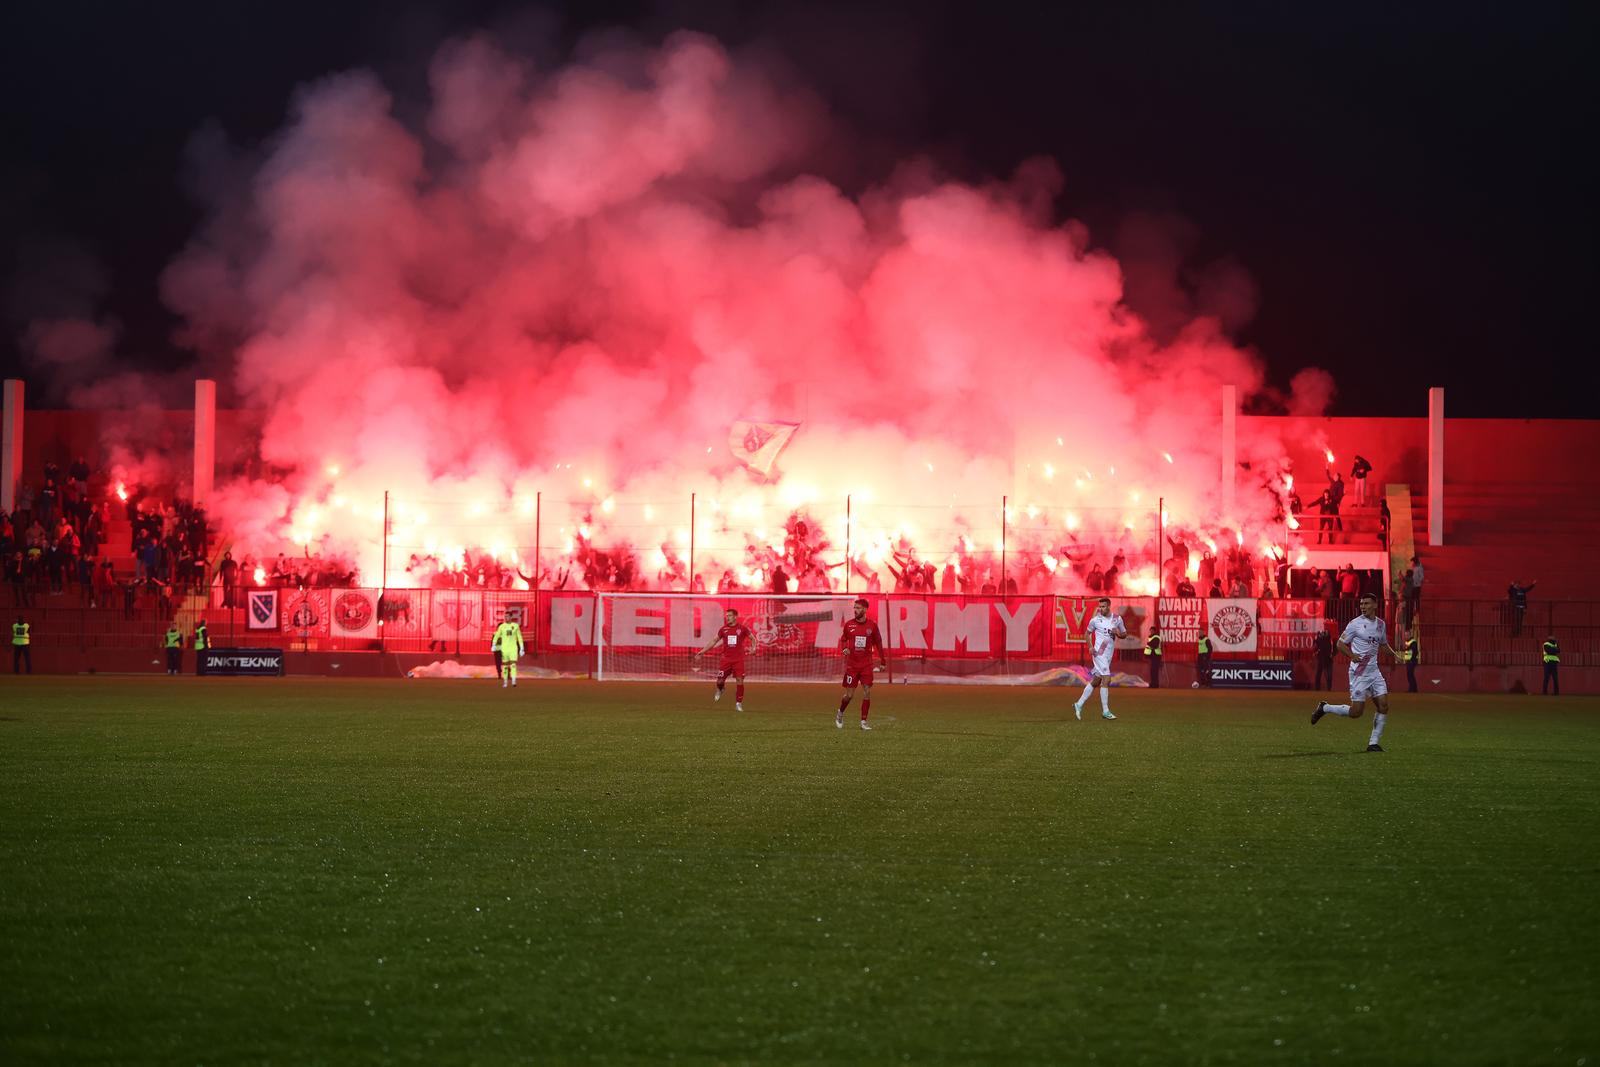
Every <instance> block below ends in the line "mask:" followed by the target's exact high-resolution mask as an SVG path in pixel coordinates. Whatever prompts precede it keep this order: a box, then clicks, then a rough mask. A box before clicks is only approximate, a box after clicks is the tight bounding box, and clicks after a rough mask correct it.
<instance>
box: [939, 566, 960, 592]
mask: <svg viewBox="0 0 1600 1067" xmlns="http://www.w3.org/2000/svg"><path fill="white" fill-rule="evenodd" d="M956 584H957V583H956V565H955V564H954V563H946V564H945V565H944V573H943V574H941V575H940V576H939V592H941V593H954V592H955V591H956Z"/></svg>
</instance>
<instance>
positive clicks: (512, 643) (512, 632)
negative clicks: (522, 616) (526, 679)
mask: <svg viewBox="0 0 1600 1067" xmlns="http://www.w3.org/2000/svg"><path fill="white" fill-rule="evenodd" d="M504 619H505V621H503V622H502V623H501V624H500V625H499V626H497V627H495V631H494V638H493V640H492V642H491V643H492V644H493V646H494V654H495V662H496V665H497V667H498V670H499V674H500V688H501V689H504V688H505V687H506V686H508V685H516V684H517V658H518V657H519V656H521V655H522V654H523V652H525V651H527V650H526V649H525V648H524V647H523V644H522V627H521V626H519V625H517V619H516V616H515V615H513V614H511V610H510V609H509V608H507V609H506V613H505V616H504Z"/></svg>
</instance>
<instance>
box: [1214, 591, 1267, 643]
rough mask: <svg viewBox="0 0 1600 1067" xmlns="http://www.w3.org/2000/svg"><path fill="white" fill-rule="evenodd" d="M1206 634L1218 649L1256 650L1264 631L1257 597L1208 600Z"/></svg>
mask: <svg viewBox="0 0 1600 1067" xmlns="http://www.w3.org/2000/svg"><path fill="white" fill-rule="evenodd" d="M1206 633H1208V634H1209V635H1210V637H1211V647H1212V650H1213V651H1215V652H1254V651H1255V650H1256V645H1257V644H1258V643H1259V640H1260V633H1261V627H1260V626H1259V625H1258V624H1257V622H1256V601H1255V598H1254V597H1239V598H1237V599H1223V598H1220V597H1219V598H1217V599H1208V600H1207V601H1206Z"/></svg>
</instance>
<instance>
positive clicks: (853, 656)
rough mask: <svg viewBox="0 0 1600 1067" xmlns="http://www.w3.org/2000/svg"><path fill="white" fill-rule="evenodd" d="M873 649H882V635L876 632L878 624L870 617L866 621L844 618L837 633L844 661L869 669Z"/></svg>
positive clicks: (853, 665) (880, 650)
mask: <svg viewBox="0 0 1600 1067" xmlns="http://www.w3.org/2000/svg"><path fill="white" fill-rule="evenodd" d="M873 649H877V650H878V651H879V652H880V653H881V652H882V651H883V635H882V634H881V633H879V632H878V624H877V623H875V622H873V621H872V620H871V619H868V620H867V621H866V622H857V621H856V620H855V619H853V618H852V619H846V620H845V624H844V630H843V631H842V632H841V633H840V634H839V650H840V651H841V652H843V653H844V657H845V662H846V663H847V664H849V665H850V666H852V667H862V668H866V669H867V670H869V671H870V670H871V668H872V650H873Z"/></svg>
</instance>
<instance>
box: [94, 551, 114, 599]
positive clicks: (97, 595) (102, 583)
mask: <svg viewBox="0 0 1600 1067" xmlns="http://www.w3.org/2000/svg"><path fill="white" fill-rule="evenodd" d="M116 589H117V575H116V571H115V570H114V569H113V568H112V566H111V561H110V560H109V559H108V560H102V561H101V563H100V566H98V567H96V568H95V569H94V602H93V604H92V606H94V607H99V606H100V605H102V604H107V605H109V604H110V603H111V599H112V595H113V594H114V593H115V592H116Z"/></svg>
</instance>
